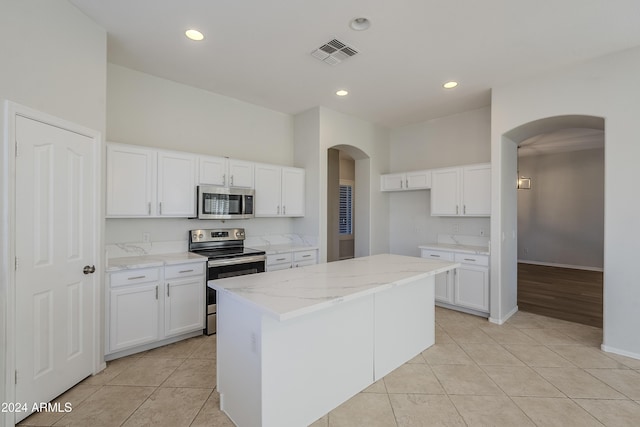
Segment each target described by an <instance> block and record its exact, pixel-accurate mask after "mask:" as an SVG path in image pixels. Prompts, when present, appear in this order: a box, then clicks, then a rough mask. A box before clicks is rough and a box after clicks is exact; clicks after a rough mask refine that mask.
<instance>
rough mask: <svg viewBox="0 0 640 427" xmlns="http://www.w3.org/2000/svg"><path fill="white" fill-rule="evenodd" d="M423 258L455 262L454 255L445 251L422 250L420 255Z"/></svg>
mask: <svg viewBox="0 0 640 427" xmlns="http://www.w3.org/2000/svg"><path fill="white" fill-rule="evenodd" d="M420 256H421V257H422V258H431V259H438V260H442V261H453V253H451V252H445V251H436V250H433V249H422V253H421V255H420Z"/></svg>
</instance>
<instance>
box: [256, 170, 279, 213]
mask: <svg viewBox="0 0 640 427" xmlns="http://www.w3.org/2000/svg"><path fill="white" fill-rule="evenodd" d="M255 174H256V182H255V184H256V185H255V190H256V195H255V198H254V201H255V206H254V211H255V216H257V217H260V216H277V215H279V214H280V209H281V207H280V194H281V187H282V168H281V167H279V166H272V165H264V164H257V165H256V170H255Z"/></svg>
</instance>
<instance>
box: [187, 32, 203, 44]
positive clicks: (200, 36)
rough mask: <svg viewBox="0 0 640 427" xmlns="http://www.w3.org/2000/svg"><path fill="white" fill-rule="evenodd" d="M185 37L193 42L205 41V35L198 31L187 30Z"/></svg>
mask: <svg viewBox="0 0 640 427" xmlns="http://www.w3.org/2000/svg"><path fill="white" fill-rule="evenodd" d="M184 35H185V36H187V37H188V38H190V39H191V40H194V41H197V42H199V41H200V40H202V39H204V34H202V33H201V32H200V31H198V30H193V29H191V30H187V31H185V32H184Z"/></svg>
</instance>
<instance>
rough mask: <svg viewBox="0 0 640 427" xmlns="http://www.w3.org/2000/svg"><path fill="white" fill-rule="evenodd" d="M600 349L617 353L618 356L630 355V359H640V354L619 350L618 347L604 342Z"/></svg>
mask: <svg viewBox="0 0 640 427" xmlns="http://www.w3.org/2000/svg"><path fill="white" fill-rule="evenodd" d="M600 349H601V350H602V351H606V352H607V353H614V354H619V355H620V356H626V357H631V358H632V359H638V360H640V354H638V353H632V352H630V351H626V350H620V349H619V348H615V347H609V346H608V345H604V344H602V345H601V346H600Z"/></svg>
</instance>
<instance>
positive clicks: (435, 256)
mask: <svg viewBox="0 0 640 427" xmlns="http://www.w3.org/2000/svg"><path fill="white" fill-rule="evenodd" d="M429 256H432V257H434V258H440V255H433V254H431V255H429Z"/></svg>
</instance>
